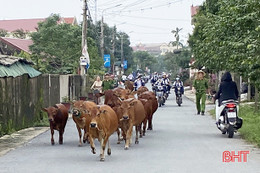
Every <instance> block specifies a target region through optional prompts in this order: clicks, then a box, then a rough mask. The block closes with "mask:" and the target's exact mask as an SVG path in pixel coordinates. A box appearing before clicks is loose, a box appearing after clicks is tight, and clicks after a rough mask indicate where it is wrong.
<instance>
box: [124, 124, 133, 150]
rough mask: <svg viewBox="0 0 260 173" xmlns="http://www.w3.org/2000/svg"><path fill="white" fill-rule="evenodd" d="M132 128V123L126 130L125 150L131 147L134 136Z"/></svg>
mask: <svg viewBox="0 0 260 173" xmlns="http://www.w3.org/2000/svg"><path fill="white" fill-rule="evenodd" d="M132 130H133V125H130V127H129V129H128V130H127V132H126V142H125V150H128V149H129V144H130V140H131V137H132Z"/></svg>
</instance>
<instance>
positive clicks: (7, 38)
mask: <svg viewBox="0 0 260 173" xmlns="http://www.w3.org/2000/svg"><path fill="white" fill-rule="evenodd" d="M45 20H46V19H45V18H40V19H15V20H0V34H1V31H2V37H1V36H0V55H1V54H2V55H14V54H15V53H16V54H20V53H21V52H26V53H28V54H31V52H30V49H29V46H30V45H32V44H33V41H32V40H31V39H30V33H32V32H36V31H37V28H38V23H39V22H43V21H45ZM58 23H60V24H62V23H67V24H71V25H78V23H77V19H76V18H75V17H62V18H61V19H60V21H59V22H58ZM19 31H20V34H22V35H23V38H16V34H17V33H15V32H18V34H19ZM4 33H5V34H4ZM3 35H4V36H3Z"/></svg>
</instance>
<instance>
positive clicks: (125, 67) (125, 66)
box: [124, 61, 127, 69]
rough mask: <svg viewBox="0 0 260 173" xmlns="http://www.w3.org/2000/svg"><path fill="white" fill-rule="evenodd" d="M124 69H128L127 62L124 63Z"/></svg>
mask: <svg viewBox="0 0 260 173" xmlns="http://www.w3.org/2000/svg"><path fill="white" fill-rule="evenodd" d="M124 69H127V61H124Z"/></svg>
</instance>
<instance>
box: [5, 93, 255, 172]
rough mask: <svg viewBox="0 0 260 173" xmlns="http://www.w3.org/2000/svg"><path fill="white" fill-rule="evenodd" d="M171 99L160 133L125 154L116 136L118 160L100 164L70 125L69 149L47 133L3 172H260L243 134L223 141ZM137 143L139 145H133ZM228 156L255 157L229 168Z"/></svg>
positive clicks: (157, 123)
mask: <svg viewBox="0 0 260 173" xmlns="http://www.w3.org/2000/svg"><path fill="white" fill-rule="evenodd" d="M174 99H175V98H174V96H173V94H172V95H170V98H169V100H168V101H167V102H166V105H165V106H164V107H162V108H159V109H158V111H157V112H156V113H155V115H154V121H153V122H154V126H153V127H154V130H153V131H148V132H147V135H146V136H145V137H144V138H142V139H140V141H139V144H132V145H131V147H130V149H129V150H124V144H123V143H121V144H116V142H117V140H116V134H114V135H112V136H111V138H110V143H111V149H112V155H111V156H107V155H106V160H105V162H100V161H99V151H100V145H99V143H98V142H97V140H96V142H95V143H96V147H97V154H96V155H93V154H92V153H91V149H90V146H89V145H88V144H84V145H83V146H82V147H78V134H77V130H76V127H75V123H74V122H73V120H72V119H69V121H68V123H67V126H66V129H65V134H64V144H63V145H59V144H57V143H58V135H57V132H56V131H55V142H56V144H55V145H54V146H52V145H51V143H50V131H49V130H48V131H47V132H45V133H42V134H41V135H39V136H38V137H36V138H34V139H33V140H31V141H29V142H28V143H26V144H25V145H23V146H21V147H18V148H17V149H15V150H13V151H10V152H9V153H7V154H6V155H4V156H2V157H0V172H1V173H2V172H6V173H20V172H21V173H30V172H32V173H37V172H41V173H42V172H44V173H48V172H55V173H60V172H62V173H71V172H73V173H77V172H80V173H82V172H86V173H92V172H93V173H104V172H106V173H118V172H122V173H146V172H147V173H173V172H175V173H176V172H177V173H179V172H181V173H182V172H194V173H197V172H199V173H204V172H220V173H224V172H227V173H230V172H236V173H238V172H247V173H251V172H252V173H256V172H260V150H259V149H257V148H255V147H254V146H252V145H250V144H247V143H246V142H244V141H243V140H242V139H241V138H240V136H239V135H238V134H235V135H234V138H233V139H229V138H227V136H226V135H222V134H221V133H220V131H219V130H218V129H217V128H216V127H215V124H214V120H213V119H212V118H211V117H210V116H209V115H206V116H200V115H196V114H195V113H196V110H195V104H194V103H193V102H192V101H190V100H188V99H187V98H184V99H183V102H184V103H183V105H182V106H181V107H178V106H177V105H176V103H175V101H174ZM133 141H134V140H133ZM224 151H235V152H236V153H237V152H238V151H249V152H250V153H249V154H248V158H247V162H238V161H235V162H230V163H223V161H222V153H223V152H224Z"/></svg>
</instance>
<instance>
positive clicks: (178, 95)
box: [176, 87, 182, 106]
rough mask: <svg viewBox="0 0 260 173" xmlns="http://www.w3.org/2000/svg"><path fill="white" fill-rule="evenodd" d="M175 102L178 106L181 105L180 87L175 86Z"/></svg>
mask: <svg viewBox="0 0 260 173" xmlns="http://www.w3.org/2000/svg"><path fill="white" fill-rule="evenodd" d="M176 103H177V104H178V106H181V104H182V93H181V88H180V87H178V88H177V92H176Z"/></svg>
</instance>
